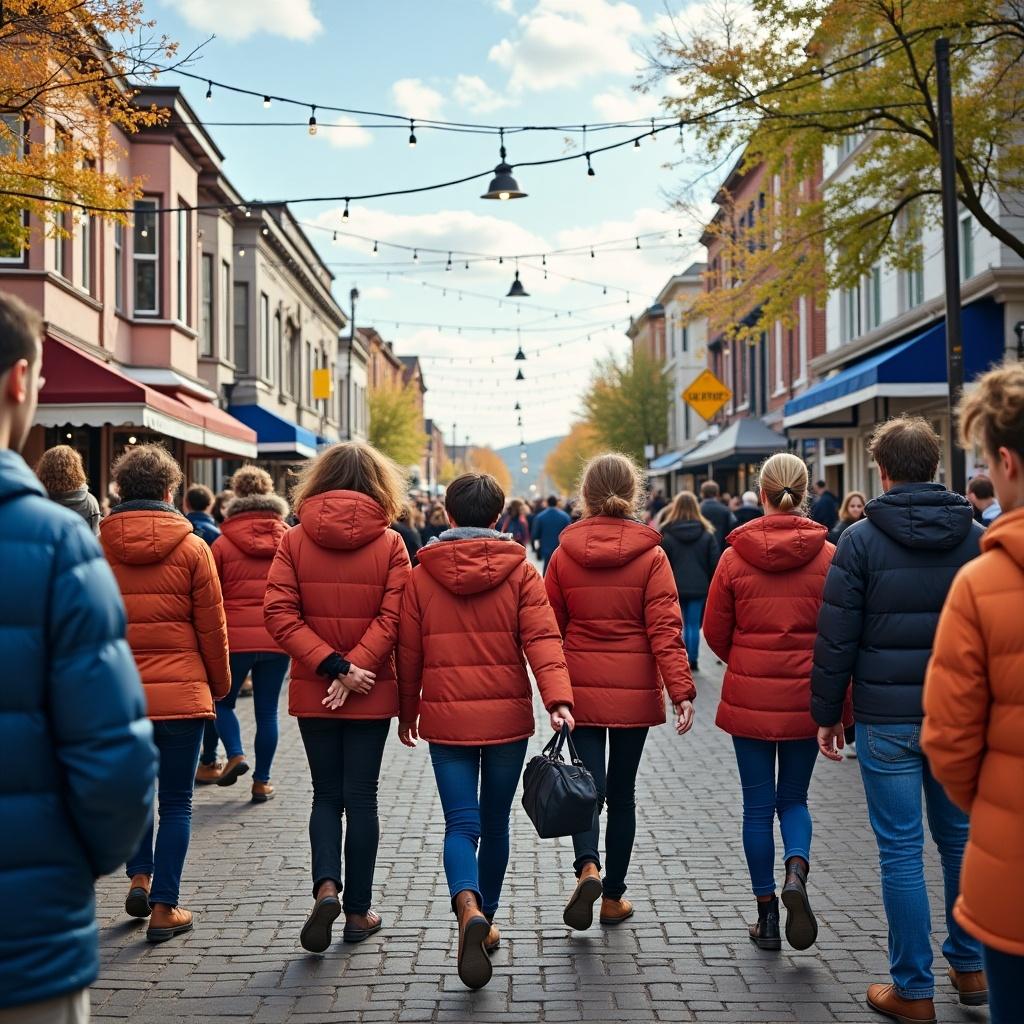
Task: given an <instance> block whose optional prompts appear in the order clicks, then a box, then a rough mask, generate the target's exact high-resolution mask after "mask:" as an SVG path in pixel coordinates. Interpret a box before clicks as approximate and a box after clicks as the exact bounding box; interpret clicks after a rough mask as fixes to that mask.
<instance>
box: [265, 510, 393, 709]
mask: <svg viewBox="0 0 1024 1024" xmlns="http://www.w3.org/2000/svg"><path fill="white" fill-rule="evenodd" d="M390 525H391V524H390V520H389V519H388V517H387V515H386V514H385V512H384V509H382V508H381V507H380V505H378V504H377V502H375V501H374V500H373V499H372V498H369V497H367V496H366V495H365V494H360V493H358V492H356V491H325V492H324V493H323V494H317V495H316V496H314V497H312V498H307V499H306V500H305V501H304V502H303V503H302V506H301V509H300V511H299V525H298V526H295V527H293V528H292V529H290V530H289V531H288V532H287V533H286V534H285V535H284V539H283V540H282V541H281V546H280V547H279V548H278V549H277V555H276V556H275V557H274V562H273V565H272V566H271V567H270V575H269V577H268V578H267V592H266V596H265V598H264V601H263V620H264V622H265V623H266V626H267V630H268V632H269V633H270V635H271V637H273V639H274V640H275V641H276V642H277V643H278V644H279V645H280V646H281V647H282V648H283V649H284V650H285V651H286V652H287V653H288V654H289V655H291V658H292V669H291V683H290V684H289V688H288V710H289V712H290V713H291V714H292V715H294V716H295V717H296V718H360V719H380V718H394V717H395V715H397V714H398V686H397V683H396V681H395V657H394V655H395V645H396V644H397V643H398V614H399V611H400V610H401V605H402V591H403V590H404V588H405V583H406V580H408V578H409V573H410V571H411V566H410V564H409V555H408V553H407V552H406V550H405V543H404V542H403V541H402V538H401V537H400V536H399V535H398V534H397V533H395V531H394V530H389V529H388V527H389V526H390ZM332 654H340V655H341V656H342V657H343V658H345V659H346V660H347V661H349V662H351V663H352V664H353V665H357V666H358V667H359V668H362V669H367V670H368V671H370V672H375V673H376V675H377V680H376V682H375V683H374V685H373V689H372V690H370V692H369V693H365V694H364V693H353V694H352V695H351V696H350V697H349V698H348V699H347V700H346V701H345V703H344V704H343V705H342V706H341V707H340V708H338V709H337V710H336V711H329V710H328V709H327V708H325V707H324V706H323V703H322V702H323V699H324V697H325V696H326V695H327V686H328V683H329V680H328V679H327V678H326V677H324V676H322V675H319V674H318V673H317V669H318V668H319V666H320V665H321V664H322V663H323V662H324V661H325V660H326V659H327V658H329V657H330V656H331V655H332Z"/></svg>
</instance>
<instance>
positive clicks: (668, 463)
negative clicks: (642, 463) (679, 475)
mask: <svg viewBox="0 0 1024 1024" xmlns="http://www.w3.org/2000/svg"><path fill="white" fill-rule="evenodd" d="M690 447H693V446H692V445H691V446H690ZM689 450H690V449H689V448H680V449H679V451H676V452H665V454H664V455H659V456H658V457H657V458H656V459H651V462H650V465H649V466H648V467H647V468H648V471H649V472H651V473H654V474H655V476H662V475H664V474H665V473H674V472H675V471H676V470H677V469H679V467H680V466H682V464H683V456H684V455H685V454H686V453H687V452H688V451H689Z"/></svg>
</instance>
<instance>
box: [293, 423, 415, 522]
mask: <svg viewBox="0 0 1024 1024" xmlns="http://www.w3.org/2000/svg"><path fill="white" fill-rule="evenodd" d="M325 491H358V492H359V493H360V494H365V495H366V496H367V497H369V498H372V499H373V500H374V501H375V502H377V504H378V505H380V507H381V508H382V509H384V512H385V514H386V515H387V516H388V518H389V519H390V520H392V521H394V520H396V519H397V518H398V517H399V515H400V514H401V513H402V511H403V509H404V508H405V491H406V485H405V479H404V477H403V476H402V471H401V470H400V469H399V468H398V466H397V465H396V464H395V462H393V461H392V460H391V459H389V458H388V457H387V456H386V455H383V454H381V452H379V451H377V449H376V448H373V447H371V446H370V445H368V444H365V443H364V442H362V441H342V442H340V443H339V444H332V445H331V446H330V447H329V448H325V449H324V450H323V451H322V452H321V453H320V454H319V455H317V457H316V458H315V459H311V460H310V461H309V462H307V463H306V465H305V466H303V467H302V470H301V471H300V472H299V479H298V483H296V485H295V490H293V491H292V507H293V508H294V509H295V514H296V515H298V514H299V513H300V512H301V510H302V503H303V502H304V501H308V500H309V499H310V498H313V497H315V496H316V495H318V494H323V493H324V492H325Z"/></svg>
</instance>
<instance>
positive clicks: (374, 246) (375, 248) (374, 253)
mask: <svg viewBox="0 0 1024 1024" xmlns="http://www.w3.org/2000/svg"><path fill="white" fill-rule="evenodd" d="M370 255H371V256H376V255H377V242H376V241H374V243H373V252H372V253H370Z"/></svg>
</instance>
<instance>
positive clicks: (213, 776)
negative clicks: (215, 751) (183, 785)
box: [196, 761, 224, 786]
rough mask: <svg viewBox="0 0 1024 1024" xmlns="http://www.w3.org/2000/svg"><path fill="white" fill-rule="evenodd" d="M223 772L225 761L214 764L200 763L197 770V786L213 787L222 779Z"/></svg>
mask: <svg viewBox="0 0 1024 1024" xmlns="http://www.w3.org/2000/svg"><path fill="white" fill-rule="evenodd" d="M223 772H224V762H223V761H214V762H213V763H212V764H203V763H202V762H201V761H200V762H199V767H198V768H197V769H196V785H197V786H212V785H213V784H214V783H215V782H217V781H218V780H219V779H220V777H221V775H222V773H223Z"/></svg>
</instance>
